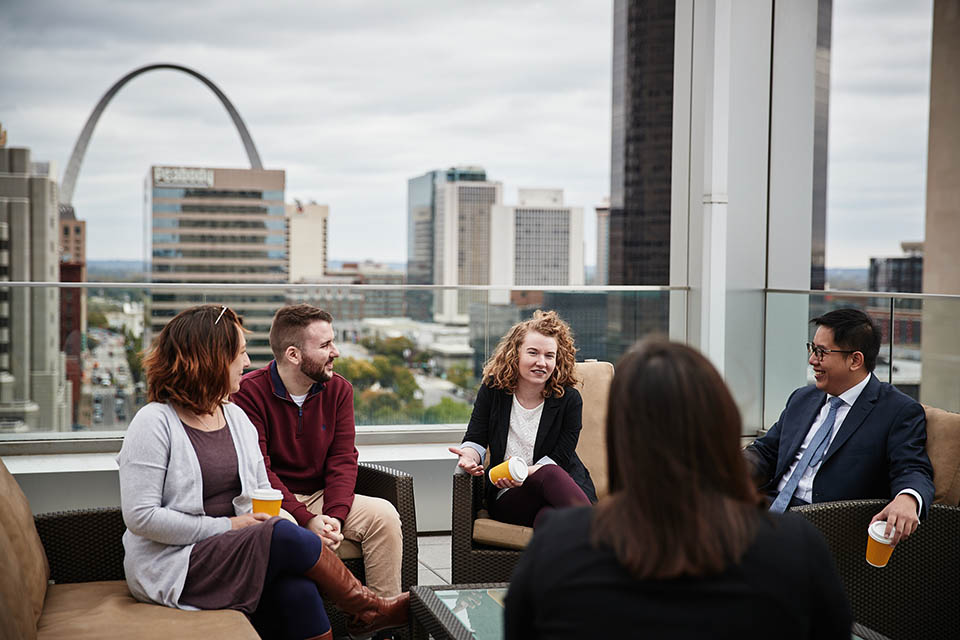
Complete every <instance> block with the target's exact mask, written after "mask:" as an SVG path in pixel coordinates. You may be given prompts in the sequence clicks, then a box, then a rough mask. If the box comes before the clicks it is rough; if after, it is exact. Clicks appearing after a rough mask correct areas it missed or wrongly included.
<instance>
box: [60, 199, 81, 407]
mask: <svg viewBox="0 0 960 640" xmlns="http://www.w3.org/2000/svg"><path fill="white" fill-rule="evenodd" d="M59 209H60V282H86V281H87V233H86V226H87V223H86V222H85V221H84V220H78V219H77V216H76V214H75V213H74V210H73V207H72V206H70V205H60V207H59ZM86 335H87V290H86V289H83V288H79V287H69V288H68V287H65V288H63V289H60V349H61V350H62V351H63V352H64V355H65V356H66V359H67V379H68V380H69V381H70V385H71V398H72V403H71V404H72V405H73V416H72V418H71V420H72V421H73V423H74V424H77V423H79V422H80V420H79V416H78V411H79V409H80V391H81V389H82V387H83V364H82V362H81V354H82V352H83V349H84V347H85V346H86V339H85V338H86Z"/></svg>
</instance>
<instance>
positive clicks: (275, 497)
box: [250, 489, 283, 516]
mask: <svg viewBox="0 0 960 640" xmlns="http://www.w3.org/2000/svg"><path fill="white" fill-rule="evenodd" d="M250 497H251V498H253V512H254V513H266V514H269V515H271V516H278V515H280V503H281V502H283V494H282V493H281V492H280V491H279V490H278V489H254V491H253V494H252V495H251V496H250Z"/></svg>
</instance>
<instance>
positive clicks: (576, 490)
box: [450, 310, 597, 527]
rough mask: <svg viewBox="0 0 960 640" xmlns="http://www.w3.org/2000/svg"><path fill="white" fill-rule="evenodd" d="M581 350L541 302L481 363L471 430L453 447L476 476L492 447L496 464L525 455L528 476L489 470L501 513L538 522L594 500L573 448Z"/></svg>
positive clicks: (489, 488) (494, 506) (490, 500)
mask: <svg viewBox="0 0 960 640" xmlns="http://www.w3.org/2000/svg"><path fill="white" fill-rule="evenodd" d="M576 352H577V350H576V347H575V346H574V344H573V334H572V333H571V331H570V327H569V326H568V325H567V323H566V322H564V321H563V320H561V319H560V317H559V316H558V315H557V314H556V312H554V311H546V312H545V311H539V310H538V311H536V312H535V313H534V314H533V317H532V318H531V319H529V320H525V321H524V322H520V323H517V324H516V325H514V326H513V328H512V329H510V331H509V332H508V333H507V335H505V336H504V337H503V338H502V339H501V340H500V343H499V344H498V345H497V348H496V350H495V351H494V353H493V356H491V358H490V360H488V361H487V364H486V365H485V366H484V368H483V384H481V385H480V390H479V391H478V392H477V399H476V402H475V403H474V405H473V415H471V416H470V424H469V425H468V426H467V433H466V435H465V436H464V438H463V442H462V443H461V445H460V447H451V448H450V451H451V452H452V453H455V454H457V455H458V456H460V460H459V463H458V464H459V466H460V467H461V468H463V469H464V471H466V472H467V473H469V474H471V475H476V476H479V475H483V473H484V468H483V464H482V462H483V455H484V453H485V451H486V449H487V447H489V448H490V466H491V467H493V466H496V465H497V464H499V463H501V462H503V461H504V460H505V459H507V458H510V457H517V458H520V459H521V460H523V462H524V463H526V467H527V469H528V472H527V473H528V475H527V477H526V479H525V480H519V481H518V480H513V479H510V478H509V477H508V478H502V479H499V480H497V482H496V483H492V482H491V481H490V478H489V477H487V479H486V496H487V508H488V509H489V510H490V514H491V515H492V516H493V517H494V518H495V519H497V520H501V521H503V522H509V523H511V524H519V525H524V526H528V527H530V526H532V527H536V526H537V525H538V524H539V523H540V520H541V518H542V516H543V515H544V514H546V513H548V512H549V511H551V510H552V509H555V508H558V507H569V506H580V505H589V504H590V503H591V502H596V500H597V494H596V491H595V490H594V488H593V481H592V480H591V479H590V472H589V471H587V468H586V467H585V466H584V465H583V463H582V462H581V461H580V458H578V457H577V453H576V448H577V440H578V439H579V438H580V428H581V413H582V410H583V401H582V400H581V399H580V393H579V392H578V391H577V390H576V389H575V388H574V387H573V385H574V384H576V382H577V380H576V378H575V377H574V363H575V358H576Z"/></svg>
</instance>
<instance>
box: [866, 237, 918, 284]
mask: <svg viewBox="0 0 960 640" xmlns="http://www.w3.org/2000/svg"><path fill="white" fill-rule="evenodd" d="M900 247H901V248H902V249H903V253H904V255H902V256H896V257H891V258H870V272H869V275H868V286H867V289H868V290H870V291H895V292H900V293H920V292H921V291H923V243H922V242H901V243H900Z"/></svg>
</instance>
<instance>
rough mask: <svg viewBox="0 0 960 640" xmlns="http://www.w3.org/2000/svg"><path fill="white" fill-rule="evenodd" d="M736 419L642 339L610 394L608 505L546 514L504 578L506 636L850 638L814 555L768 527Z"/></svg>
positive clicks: (704, 364) (813, 534)
mask: <svg viewBox="0 0 960 640" xmlns="http://www.w3.org/2000/svg"><path fill="white" fill-rule="evenodd" d="M740 431H741V422H740V412H739V411H738V410H737V406H736V404H735V403H734V401H733V398H732V397H731V395H730V392H729V391H728V390H727V387H726V385H725V384H724V382H723V379H722V378H721V377H720V374H719V373H717V371H716V369H714V368H713V366H712V365H711V364H710V363H709V362H708V361H707V359H706V358H704V357H703V356H702V355H700V353H698V352H697V351H695V350H694V349H692V348H690V347H688V346H685V345H682V344H678V343H672V342H668V341H666V340H663V339H647V340H644V341H643V342H641V343H640V344H639V345H637V346H635V347H634V348H633V349H632V350H631V351H630V352H629V353H627V355H625V356H624V357H623V358H622V359H621V360H620V362H619V363H617V370H616V374H615V375H614V379H613V383H612V385H611V388H610V401H609V406H608V413H607V461H608V469H609V472H610V494H609V495H608V496H607V497H605V498H604V499H603V500H602V501H601V502H600V503H599V504H598V505H596V507H595V508H593V509H568V510H566V511H563V512H559V511H558V512H556V513H554V514H551V515H550V517H549V518H548V519H547V522H546V523H545V524H544V525H543V526H542V527H540V528H539V529H538V530H537V531H536V533H535V534H534V536H533V539H532V540H531V542H530V545H529V546H528V547H527V549H526V551H525V552H524V554H523V556H522V557H521V559H520V562H519V564H518V565H517V568H516V570H515V571H514V574H513V578H512V580H511V583H510V590H509V592H508V593H507V600H506V613H505V624H506V637H507V638H508V639H520V638H523V639H524V640H526V639H529V638H614V637H617V638H628V637H637V638H671V639H672V638H738V639H739V638H771V637H776V638H790V639H801V638H803V639H807V638H811V639H812V638H816V639H818V640H819V639H831V638H837V639H839V638H843V639H844V640H846V639H849V638H850V628H851V625H852V617H851V613H850V606H849V603H848V602H847V597H846V594H845V593H844V589H843V585H842V584H841V582H840V579H839V577H838V576H837V572H836V568H835V565H834V561H833V558H832V556H831V555H830V551H829V549H828V548H827V545H826V542H825V541H824V540H823V538H822V537H821V535H820V533H819V532H818V531H817V530H816V529H815V528H814V527H813V525H811V524H810V523H809V522H807V521H806V520H804V519H803V518H802V517H801V516H798V515H796V514H785V515H777V514H771V513H770V512H769V511H767V509H766V505H765V502H764V500H763V498H762V497H761V496H760V495H759V494H758V493H757V491H756V489H755V488H754V486H753V483H752V482H751V480H750V477H749V475H748V472H747V468H746V466H745V462H744V459H743V456H742V454H741V451H740V444H739V441H740Z"/></svg>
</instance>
